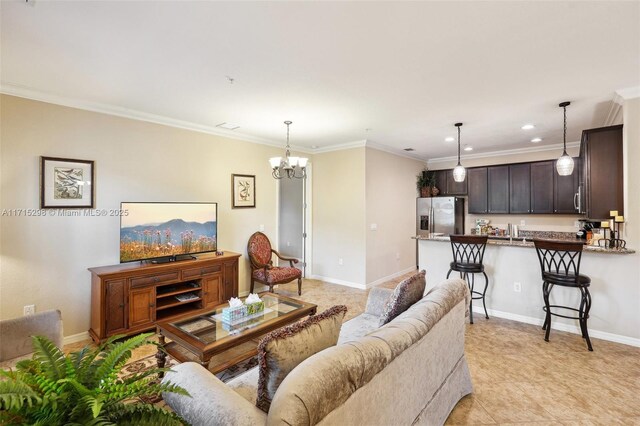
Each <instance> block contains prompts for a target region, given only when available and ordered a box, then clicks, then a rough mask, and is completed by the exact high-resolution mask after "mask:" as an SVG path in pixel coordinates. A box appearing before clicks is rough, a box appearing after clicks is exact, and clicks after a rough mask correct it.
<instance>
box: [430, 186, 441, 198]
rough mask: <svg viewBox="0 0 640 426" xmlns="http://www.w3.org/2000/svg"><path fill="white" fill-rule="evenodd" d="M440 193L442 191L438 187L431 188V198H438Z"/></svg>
mask: <svg viewBox="0 0 640 426" xmlns="http://www.w3.org/2000/svg"><path fill="white" fill-rule="evenodd" d="M439 193H440V190H439V189H438V188H437V187H435V186H432V187H431V196H432V197H437V196H438V194H439Z"/></svg>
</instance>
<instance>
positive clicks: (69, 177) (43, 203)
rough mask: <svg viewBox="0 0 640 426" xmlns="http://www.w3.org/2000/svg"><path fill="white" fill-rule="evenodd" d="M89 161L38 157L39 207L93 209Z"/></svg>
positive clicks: (91, 176)
mask: <svg viewBox="0 0 640 426" xmlns="http://www.w3.org/2000/svg"><path fill="white" fill-rule="evenodd" d="M93 177H94V175H93V161H87V160H72V159H70V158H55V157H40V208H41V209H55V208H60V209H61V208H65V209H74V208H78V209H79V208H90V209H92V208H93V195H94V186H95V185H94V179H93Z"/></svg>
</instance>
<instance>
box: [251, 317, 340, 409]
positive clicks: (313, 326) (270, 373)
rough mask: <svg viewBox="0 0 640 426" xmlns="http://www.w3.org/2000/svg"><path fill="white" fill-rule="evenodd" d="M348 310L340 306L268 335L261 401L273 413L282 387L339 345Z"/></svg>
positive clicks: (261, 354) (262, 355)
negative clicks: (308, 362)
mask: <svg viewBox="0 0 640 426" xmlns="http://www.w3.org/2000/svg"><path fill="white" fill-rule="evenodd" d="M346 313H347V307H346V306H344V305H337V306H334V307H332V308H329V309H327V310H326V311H324V312H322V313H321V314H318V315H314V316H311V317H309V318H307V319H305V320H303V321H300V322H297V323H295V324H292V325H289V326H286V327H283V328H280V329H278V330H275V331H272V332H271V333H269V334H267V335H266V336H265V337H264V338H262V340H261V341H260V343H259V344H258V366H259V371H258V374H259V376H258V400H257V401H256V406H257V407H258V408H260V409H261V410H262V411H264V412H265V413H266V412H268V411H269V407H270V406H271V400H272V399H273V397H274V395H275V394H276V391H277V390H278V386H280V383H282V381H283V380H284V378H285V377H287V374H289V373H290V372H291V370H293V369H294V368H296V366H297V365H298V364H300V363H301V362H302V361H304V360H305V359H307V358H309V357H310V356H311V355H313V354H315V353H318V352H320V351H322V350H324V349H326V348H328V347H331V346H335V344H336V343H337V342H338V336H339V334H340V328H341V327H342V320H343V319H344V316H345V314H346Z"/></svg>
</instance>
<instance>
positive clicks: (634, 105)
mask: <svg viewBox="0 0 640 426" xmlns="http://www.w3.org/2000/svg"><path fill="white" fill-rule="evenodd" d="M623 108H624V127H623V136H622V138H623V150H624V158H625V168H624V177H625V188H624V202H625V208H624V211H625V212H626V213H625V220H626V223H625V224H624V230H623V232H624V234H623V238H624V239H626V240H628V242H629V244H630V245H631V246H632V247H635V248H637V249H640V190H639V189H638V184H640V167H638V164H639V163H640V98H635V99H629V100H627V101H625V103H624V106H623ZM638 271H640V268H639V269H638ZM638 274H639V275H636V279H637V281H636V282H637V285H638V286H640V272H638Z"/></svg>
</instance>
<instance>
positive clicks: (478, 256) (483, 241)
mask: <svg viewBox="0 0 640 426" xmlns="http://www.w3.org/2000/svg"><path fill="white" fill-rule="evenodd" d="M449 239H450V240H451V250H452V251H453V261H454V262H456V263H479V264H481V263H482V258H483V257H484V249H485V247H486V246H487V239H488V237H487V236H486V235H483V236H480V235H449Z"/></svg>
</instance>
